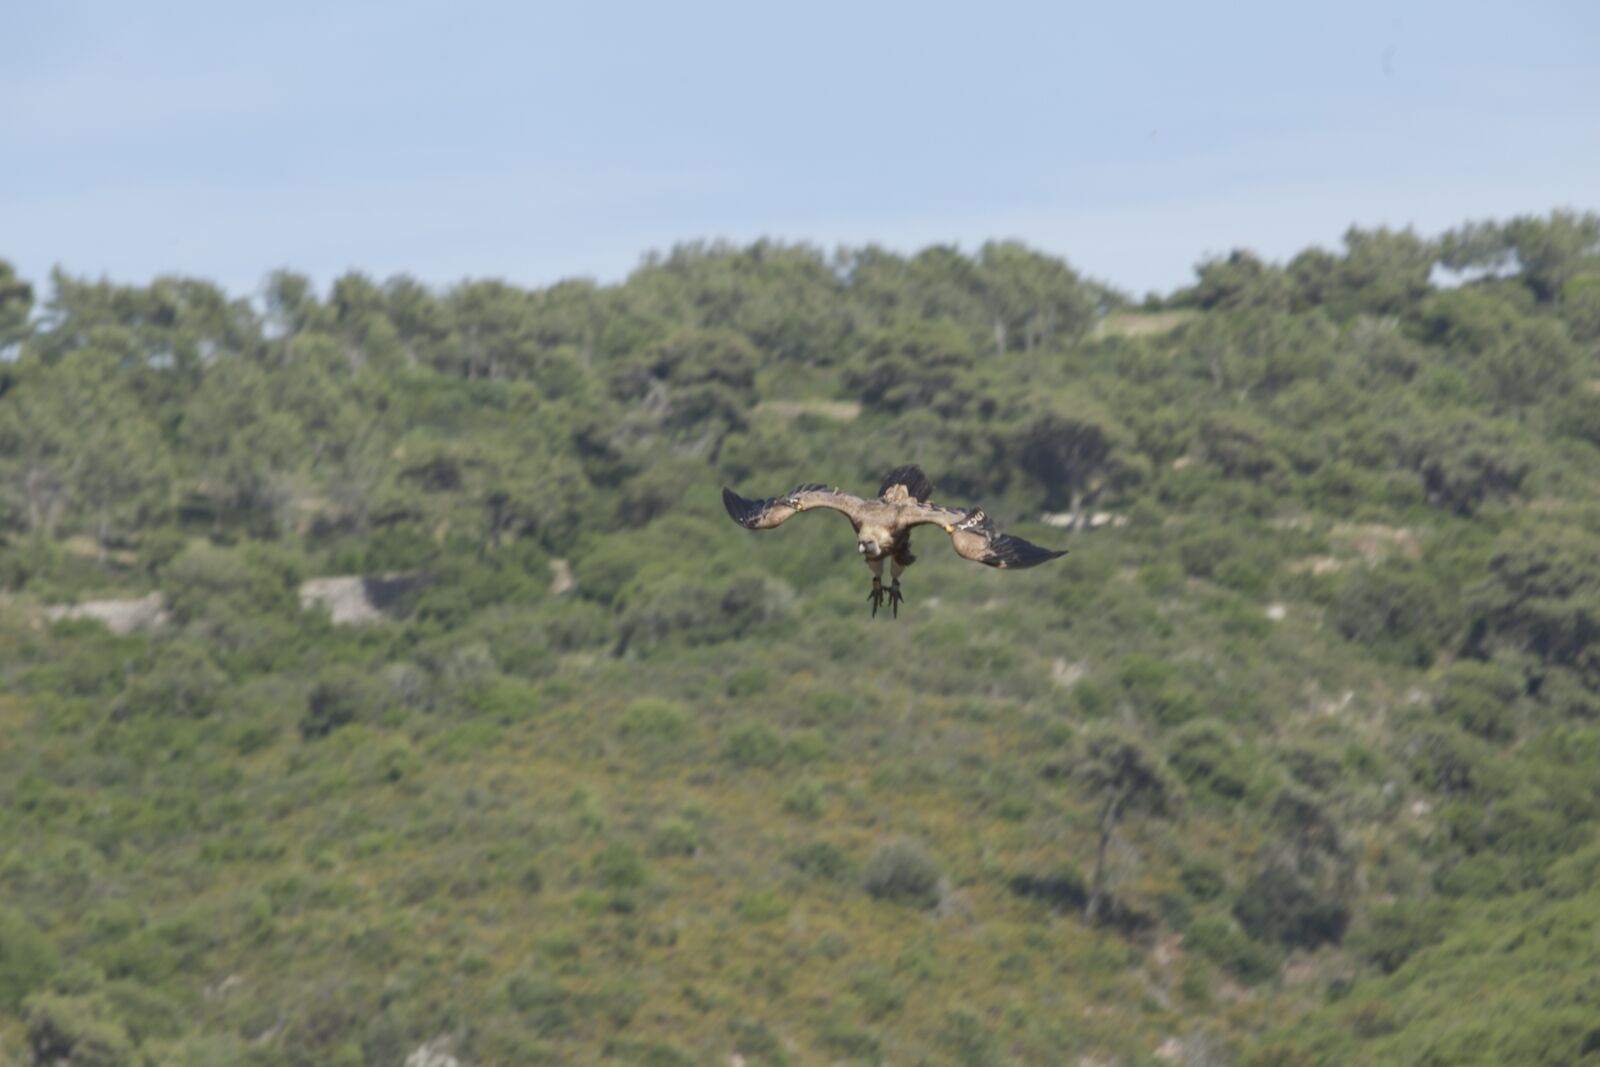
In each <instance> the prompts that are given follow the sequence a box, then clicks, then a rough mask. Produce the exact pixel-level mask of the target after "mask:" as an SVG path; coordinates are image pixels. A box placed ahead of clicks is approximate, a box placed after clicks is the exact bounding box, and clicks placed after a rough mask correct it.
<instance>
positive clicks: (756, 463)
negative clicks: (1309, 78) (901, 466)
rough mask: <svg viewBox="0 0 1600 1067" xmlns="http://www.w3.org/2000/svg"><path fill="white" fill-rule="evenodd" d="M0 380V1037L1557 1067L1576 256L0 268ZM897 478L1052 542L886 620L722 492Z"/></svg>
mask: <svg viewBox="0 0 1600 1067" xmlns="http://www.w3.org/2000/svg"><path fill="white" fill-rule="evenodd" d="M1440 268H1446V269H1448V270H1453V271H1458V272H1461V275H1460V276H1461V277H1465V278H1467V279H1469V280H1468V281H1466V282H1465V283H1464V284H1455V285H1452V286H1441V285H1440V284H1438V283H1437V280H1436V279H1437V277H1438V271H1439V269H1440ZM0 352H3V353H4V355H5V359H4V361H3V362H0V535H3V543H0V590H3V592H0V1061H3V1060H5V1059H7V1058H9V1059H10V1060H11V1061H13V1062H17V1063H19V1064H21V1063H30V1062H32V1063H39V1064H68V1063H70V1064H96V1065H105V1067H114V1065H122V1064H147V1063H148V1064H156V1063H161V1064H180V1065H210V1064H239V1063H243V1064H256V1065H262V1067H266V1065H278V1064H284V1065H289V1064H294V1065H302V1064H303V1065H313V1064H317V1065H321V1064H347V1063H348V1064H355V1063H373V1064H388V1065H394V1067H399V1065H400V1064H402V1063H404V1062H405V1061H406V1060H407V1057H408V1056H411V1055H413V1053H414V1052H416V1051H417V1050H419V1049H422V1048H423V1046H427V1050H428V1051H429V1052H431V1053H433V1054H435V1055H436V1061H435V1062H438V1063H445V1062H448V1061H447V1060H446V1059H444V1057H453V1058H454V1059H455V1060H456V1061H458V1062H459V1063H460V1064H463V1065H469V1064H474V1065H475V1064H529V1063H578V1062H611V1063H618V1064H641V1065H654V1067H667V1065H678V1064H699V1063H729V1062H738V1061H737V1060H733V1059H732V1057H735V1056H737V1057H740V1058H742V1062H744V1063H745V1064H749V1065H755V1064H766V1065H778V1064H795V1065H798V1064H807V1063H835V1062H847V1063H867V1064H876V1063H900V1064H907V1063H930V1064H945V1063H949V1064H966V1065H987V1064H1033V1063H1040V1064H1043V1063H1068V1062H1074V1063H1076V1062H1081V1063H1096V1064H1112V1063H1118V1064H1139V1063H1153V1062H1163V1061H1174V1060H1181V1061H1182V1062H1187V1063H1194V1064H1199V1063H1205V1064H1226V1063H1240V1064H1257V1065H1262V1067H1265V1065H1285V1067H1287V1065H1302V1064H1345V1063H1372V1064H1408V1065H1409V1064H1445V1063H1450V1064H1460V1063H1484V1064H1491V1063H1492V1064H1572V1063H1577V1062H1580V1061H1593V1062H1600V1022H1597V1021H1596V1020H1600V889H1597V887H1596V882H1597V879H1600V840H1597V839H1596V835H1595V829H1596V826H1597V824H1600V724H1597V719H1600V219H1597V218H1596V217H1595V216H1580V215H1573V214H1564V213H1557V214H1554V215H1551V216H1548V217H1545V218H1523V219H1516V220H1512V221H1510V222H1506V223H1486V224H1476V225H1470V226H1464V227H1462V228H1461V229H1459V230H1457V231H1454V232H1451V233H1448V234H1445V235H1443V236H1441V237H1438V238H1424V237H1420V236H1417V235H1415V234H1412V233H1410V232H1391V231H1384V230H1378V231H1359V230H1352V231H1351V232H1350V233H1349V234H1348V235H1347V237H1346V239H1345V243H1344V247H1343V248H1342V249H1341V250H1339V251H1337V252H1328V251H1323V250H1317V249H1313V250H1310V251H1307V252H1305V253H1303V254H1301V255H1299V256H1297V257H1295V258H1294V259H1293V260H1292V261H1291V262H1289V263H1288V264H1286V265H1277V264H1270V263H1265V262H1262V261H1261V260H1259V259H1258V258H1256V257H1254V256H1252V255H1250V254H1249V253H1246V252H1238V253H1235V254H1233V255H1231V256H1229V257H1226V258H1224V259H1219V260H1217V261H1214V262H1209V263H1206V264H1204V265H1202V266H1201V267H1200V268H1199V270H1198V275H1197V280H1196V283H1195V285H1194V286H1193V287H1192V288H1189V289H1186V290H1183V291H1180V292H1177V293H1174V294H1171V295H1170V296H1168V297H1165V298H1155V297H1152V298H1150V299H1148V300H1146V301H1145V302H1144V304H1143V305H1141V306H1133V305H1132V304H1130V303H1129V302H1128V301H1127V300H1126V299H1125V298H1123V297H1120V296H1119V295H1118V294H1116V293H1114V292H1112V291H1109V290H1107V289H1106V288H1104V287H1102V286H1098V285H1095V284H1093V283H1091V282H1088V281H1086V280H1085V279H1083V278H1081V277H1080V276H1078V275H1077V274H1076V273H1074V272H1073V271H1072V270H1071V269H1069V268H1068V267H1067V266H1065V265H1064V264H1063V263H1061V262H1060V261H1058V260H1055V259H1052V258H1050V257H1047V256H1043V255H1040V254H1037V253H1035V252H1032V251H1030V250H1028V249H1026V248H1023V247H1020V246H1017V245H1012V244H995V245H989V246H985V247H984V248H983V249H981V250H979V251H978V252H977V253H976V254H964V253H961V252H959V251H955V250H951V249H946V248H933V249H929V250H927V251H924V252H922V253H919V254H917V255H915V256H912V257H909V258H905V257H901V256H898V255H894V254H890V253H888V252H884V251H882V250H879V249H874V248H868V249H862V250H857V251H850V252H844V253H840V254H838V255H835V256H831V257H830V256H826V255H824V254H821V253H819V252H817V251H815V250H813V249H810V248H805V247H791V246H779V245H772V244H758V245H754V246H751V247H748V248H726V247H720V246H718V247H699V246H694V247H682V248H678V249H676V250H674V251H673V252H672V253H671V254H669V255H665V256H660V257H652V258H650V259H648V260H647V261H646V262H645V263H644V264H643V265H642V266H641V267H640V269H639V270H638V271H636V272H635V273H634V274H633V275H632V276H631V277H630V278H629V279H628V280H627V281H626V282H625V283H623V284H621V285H617V286H610V287H602V286H596V285H592V284H587V283H582V282H571V283H564V284H561V285H557V286H554V287H551V288H549V289H544V290H539V291H526V290H522V289H518V288H515V287H512V286H509V285H505V284H501V283H498V282H493V281H478V282H468V283H463V284H461V285H459V286H456V287H454V288H452V289H449V290H448V291H442V292H440V291H434V290H430V289H428V288H425V287H423V286H421V285H418V284H416V283H414V282H412V281H409V280H407V279H404V278H401V279H394V280H391V281H389V282H386V283H383V284H381V285H380V284H376V283H374V282H372V281H370V280H368V279H366V278H363V277H361V276H359V275H350V276H347V277H344V278H341V279H339V280H338V281H337V282H336V283H335V284H334V285H333V286H332V288H331V290H330V291H329V292H328V293H327V294H326V295H325V296H324V295H322V294H319V293H317V292H316V291H315V290H314V288H313V287H312V286H311V285H310V284H309V283H308V282H307V280H306V279H304V278H301V277H298V276H295V275H293V274H287V273H285V274H279V275H276V276H274V277H273V278H272V279H271V280H270V282H269V283H268V285H267V287H266V291H265V298H264V300H263V301H260V302H258V303H252V302H250V301H247V300H242V299H237V298H232V297H229V296H228V295H226V294H224V293H222V292H220V291H218V290H217V289H216V288H214V287H213V286H211V285H208V284H206V283H204V282H200V281H194V280H188V279H182V278H162V279H158V280H156V281H155V282H153V283H151V284H150V285H148V286H144V287H123V286H118V285H113V284H109V283H105V282H99V283H95V282H89V281H84V280H81V279H77V278H74V277H71V276H69V275H66V274H63V273H57V274H56V275H55V276H54V277H53V278H52V279H50V282H49V284H48V286H43V287H40V288H35V287H34V286H33V285H31V284H30V283H29V282H27V281H25V280H21V279H18V278H17V277H16V276H15V274H14V272H12V271H11V270H10V269H9V268H7V267H5V266H4V265H3V264H0ZM902 462H917V463H920V464H922V465H923V466H924V467H925V468H926V469H927V470H928V471H929V473H930V474H932V475H933V477H934V479H935V481H936V482H937V483H938V484H939V492H938V494H937V498H938V499H940V500H941V501H943V502H947V503H954V504H961V503H976V502H979V501H981V502H982V503H983V504H984V505H985V506H986V507H987V508H988V509H989V510H990V511H991V512H992V513H993V514H995V515H996V516H997V517H998V518H1000V519H1001V520H1002V522H1005V523H1007V524H1009V527H1010V528H1011V529H1012V530H1014V531H1015V532H1017V533H1019V534H1021V535H1022V536H1025V537H1028V538H1029V539H1031V540H1035V541H1038V542H1039V543H1042V544H1046V545H1064V546H1067V547H1070V548H1071V549H1072V552H1071V554H1070V555H1069V556H1067V557H1066V558H1064V559H1062V560H1060V561H1059V562H1056V563H1053V564H1050V565H1049V566H1046V567H1042V568H1039V569H1037V570H1033V571H1028V572H1024V573H1016V574H1011V573H999V572H994V571H990V570H988V569H986V568H981V567H975V566H972V565H971V564H968V563H965V562H963V561H961V560H959V559H958V558H957V557H955V555H954V554H953V553H951V552H949V551H948V550H946V549H945V548H944V546H943V545H942V544H941V543H940V542H941V541H942V540H943V538H942V537H939V536H935V535H933V534H932V533H931V531H923V532H922V533H921V534H920V535H919V540H918V545H917V548H918V552H919V555H920V556H921V562H920V563H919V564H918V566H917V567H916V568H914V569H913V570H912V571H911V573H910V574H909V575H908V577H907V580H906V594H907V600H906V604H905V607H904V608H903V609H902V611H901V613H900V617H899V619H898V620H891V619H888V618H886V617H880V618H877V619H872V618H870V617H869V615H868V610H867V605H866V601H865V594H866V592H867V584H868V575H867V572H866V570H865V568H863V567H861V566H860V564H859V563H858V562H856V560H855V552H854V544H853V541H852V539H851V538H850V537H849V536H848V533H847V530H846V529H845V528H844V527H843V524H842V523H840V522H839V521H838V520H837V519H834V518H832V517H823V518H812V517H801V518H799V519H796V520H795V521H794V522H792V523H790V524H789V525H787V526H785V527H784V528H783V529H782V530H781V531H777V532H773V533H767V534H761V535H753V534H750V533H748V532H746V531H744V530H741V529H739V528H738V527H736V526H735V525H734V524H733V523H731V522H729V521H728V520H727V518H726V516H724V515H723V514H722V512H721V503H720V501H719V498H718V492H717V490H718V488H719V486H721V485H724V484H726V485H730V486H733V487H734V488H736V489H737V490H738V491H740V492H742V493H745V494H746V495H768V494H772V493H776V492H780V491H782V490H785V489H787V488H789V487H790V486H792V485H793V484H795V483H797V482H800V481H817V480H826V481H828V482H831V483H835V484H839V485H842V486H844V487H845V488H848V489H851V490H854V491H857V492H865V491H869V490H870V489H871V488H873V487H874V486H875V485H876V483H877V479H878V477H880V476H881V474H882V473H883V472H884V470H886V469H887V468H888V467H890V466H892V465H894V464H898V463H902ZM1047 517H1048V518H1050V519H1051V521H1052V522H1053V523H1054V524H1055V526H1054V528H1052V527H1051V526H1049V525H1046V524H1045V522H1044V520H1045V518H1047ZM337 575H364V576H369V577H373V578H377V577H385V578H386V582H385V583H384V584H383V585H382V588H381V589H378V588H377V587H376V583H374V584H375V589H374V591H375V592H381V593H382V596H381V597H380V599H381V601H382V606H383V608H384V611H385V613H386V619H385V620H383V621H377V622H369V623H366V624H362V625H335V624H334V622H333V620H332V617H331V616H330V614H329V612H328V610H326V609H325V608H321V607H316V606H312V607H310V608H305V607H303V606H302V602H301V597H300V595H299V592H298V590H299V589H300V587H301V585H302V583H304V582H306V581H307V580H309V579H313V578H319V577H326V576H337ZM151 592H158V593H159V594H161V597H162V603H163V604H164V606H165V610H166V616H165V619H164V621H160V622H158V623H155V624H152V625H149V626H145V627H143V628H138V629H134V630H132V631H131V632H127V633H113V632H112V631H111V630H109V629H108V628H107V627H106V626H104V625H102V624H101V623H99V622H95V621H90V620H85V619H66V618H59V617H58V616H59V612H57V613H54V614H52V613H51V611H50V609H51V608H52V607H54V606H59V605H67V604H75V603H80V602H83V601H87V600H91V599H96V598H117V597H121V598H135V597H142V596H145V595H146V594H149V593H151ZM52 618H55V619H56V621H51V620H52ZM422 1059H423V1057H420V1056H419V1057H418V1058H417V1060H416V1061H414V1062H419V1063H420V1062H422Z"/></svg>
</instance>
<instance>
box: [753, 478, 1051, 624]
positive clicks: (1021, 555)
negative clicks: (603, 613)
mask: <svg viewBox="0 0 1600 1067" xmlns="http://www.w3.org/2000/svg"><path fill="white" fill-rule="evenodd" d="M932 494H933V483H932V482H931V481H929V480H928V476H927V475H926V474H924V473H922V468H921V467H917V466H906V467H896V468H895V469H894V470H892V471H890V472H889V473H888V475H887V476H886V477H885V478H884V479H883V487H882V488H880V489H879V490H878V495H877V497H875V498H874V499H871V500H867V499H864V498H862V497H859V496H852V495H851V494H849V493H845V492H841V491H840V490H838V489H829V488H828V487H827V486H825V485H816V484H805V485H800V486H796V487H795V489H794V490H793V491H791V492H789V493H785V494H784V495H783V496H775V497H771V498H770V499H767V500H746V499H745V498H744V497H742V496H740V495H739V494H738V493H735V492H734V491H733V490H731V489H726V488H724V489H723V490H722V503H723V505H724V506H725V507H726V508H727V509H728V514H729V515H731V516H733V521H734V522H736V523H738V524H739V525H740V526H743V527H744V528H745V529H747V530H770V529H771V528H772V527H774V526H780V525H782V524H783V523H785V522H788V521H789V520H790V519H791V518H793V517H794V516H796V515H798V514H799V513H800V512H802V511H816V510H819V509H827V510H829V511H837V512H841V513H842V514H843V515H844V517H845V518H847V519H849V520H850V525H851V526H853V527H855V531H856V551H858V552H860V553H861V558H862V560H864V561H865V562H866V564H867V567H868V568H869V569H871V571H872V592H871V593H869V594H867V599H868V600H869V601H870V602H871V603H872V614H873V615H874V616H876V615H877V614H878V609H879V608H880V607H882V606H883V600H884V597H885V595H887V596H888V598H889V608H890V610H891V611H892V612H893V613H894V615H895V616H896V617H898V616H899V615H900V604H901V602H902V601H904V600H905V596H904V595H903V594H902V593H901V592H900V575H901V574H902V573H904V571H905V569H906V568H907V567H909V566H911V564H913V563H915V562H916V559H917V557H915V556H913V555H912V554H911V528H912V527H913V526H940V527H943V529H944V532H945V533H947V534H949V535H950V544H951V546H952V547H953V548H954V549H955V550H956V555H958V556H960V557H961V558H963V559H970V560H973V561H975V562H978V563H984V564H987V565H989V566H991V567H1000V568H1005V569H1011V568H1022V567H1037V566H1038V565H1039V564H1041V563H1044V562H1045V561H1046V560H1052V559H1055V558H1056V557H1057V556H1064V555H1066V552H1064V551H1063V552H1055V551H1052V550H1051V549H1048V548H1040V547H1039V546H1038V545H1035V544H1032V543H1030V542H1028V541H1024V540H1023V539H1022V538H1020V537H1012V536H1010V535H1009V534H1003V533H1001V532H1000V531H999V530H997V529H996V528H995V525H994V522H993V520H991V519H990V518H989V516H987V515H985V514H984V513H983V511H982V509H980V508H947V507H941V506H940V505H938V504H933V503H929V501H928V497H929V496H931V495H932ZM886 559H887V560H889V587H888V589H885V588H884V586H883V561H884V560H886Z"/></svg>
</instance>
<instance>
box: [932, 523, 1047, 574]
mask: <svg viewBox="0 0 1600 1067" xmlns="http://www.w3.org/2000/svg"><path fill="white" fill-rule="evenodd" d="M947 529H949V530H950V544H951V545H952V546H953V547H954V548H955V550H956V555H958V556H960V557H961V558H962V559H970V560H972V561H974V562H976V563H982V564H984V565H986V566H989V567H999V568H1001V569H1003V570H1021V569H1023V568H1025V567H1037V566H1038V565H1039V564H1041V563H1047V562H1049V561H1050V560H1053V559H1055V558H1056V557H1058V556H1064V555H1066V554H1067V553H1066V552H1065V550H1063V551H1060V552H1057V551H1055V550H1054V549H1050V548H1041V547H1040V546H1038V545H1036V544H1034V543H1033V542H1032V541H1024V540H1023V539H1022V538H1020V537H1012V536H1011V535H1010V534H1003V533H1001V532H1000V531H999V530H998V529H996V528H995V525H994V523H993V522H992V521H991V520H990V519H989V517H988V516H987V515H985V514H984V513H983V512H982V511H980V510H978V509H977V508H973V509H972V510H971V511H970V512H968V513H966V515H965V517H964V518H963V520H962V521H961V522H959V523H953V524H951V525H950V526H949V527H947Z"/></svg>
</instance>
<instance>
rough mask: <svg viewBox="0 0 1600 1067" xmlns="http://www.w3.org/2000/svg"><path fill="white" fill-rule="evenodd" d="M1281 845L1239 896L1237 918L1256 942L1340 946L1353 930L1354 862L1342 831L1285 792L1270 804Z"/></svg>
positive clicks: (1305, 799)
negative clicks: (1349, 931)
mask: <svg viewBox="0 0 1600 1067" xmlns="http://www.w3.org/2000/svg"><path fill="white" fill-rule="evenodd" d="M1272 820H1273V822H1274V823H1275V824H1276V827H1277V831H1278V837H1277V840H1276V841H1274V842H1273V844H1272V845H1271V846H1270V847H1269V848H1268V849H1267V850H1266V852H1265V854H1264V858H1263V862H1262V865H1261V868H1260V870H1259V871H1258V872H1257V873H1256V876H1255V877H1254V878H1253V879H1252V880H1251V881H1250V882H1249V884H1247V885H1246V886H1245V887H1244V889H1243V890H1241V891H1240V893H1239V899H1238V900H1237V901H1236V902H1235V903H1234V908H1233V914H1234V918H1236V919H1238V920H1239V925H1240V926H1242V927H1244V929H1245V932H1246V933H1248V934H1249V935H1250V936H1251V937H1254V938H1255V939H1256V940H1258V941H1276V942H1278V943H1280V944H1283V945H1285V946H1288V947H1291V948H1316V947H1317V946H1318V945H1321V944H1323V943H1325V942H1332V943H1334V944H1337V943H1338V942H1339V941H1341V940H1342V939H1343V938H1344V932H1345V929H1346V928H1347V927H1348V926H1349V925H1350V906H1349V903H1348V900H1349V897H1350V895H1351V893H1352V892H1353V891H1354V879H1355V862H1354V860H1353V859H1352V858H1351V857H1350V854H1349V851H1348V850H1347V849H1346V847H1345V845H1344V841H1343V835H1342V834H1341V833H1340V832H1339V826H1338V824H1337V823H1336V822H1334V820H1333V817H1332V816H1331V815H1329V814H1328V812H1327V809H1326V808H1324V807H1323V806H1322V804H1321V803H1320V802H1319V801H1318V800H1316V799H1315V798H1314V797H1312V796H1310V795H1309V794H1307V793H1304V792H1301V791H1299V790H1296V789H1285V790H1283V792H1281V793H1279V794H1278V797H1277V799H1276V800H1274V801H1273V803H1272Z"/></svg>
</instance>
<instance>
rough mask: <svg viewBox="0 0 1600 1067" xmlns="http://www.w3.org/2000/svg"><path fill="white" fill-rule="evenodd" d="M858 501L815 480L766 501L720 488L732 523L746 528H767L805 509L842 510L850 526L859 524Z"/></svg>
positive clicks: (859, 503)
mask: <svg viewBox="0 0 1600 1067" xmlns="http://www.w3.org/2000/svg"><path fill="white" fill-rule="evenodd" d="M862 503H863V501H862V499H861V498H860V497H857V496H851V495H850V494H849V493H841V492H839V490H837V489H829V488H828V487H827V486H825V485H821V484H815V483H808V484H806V485H799V486H796V487H795V488H794V490H793V491H792V492H788V493H785V494H784V495H783V496H775V497H770V498H768V499H766V500H746V499H745V498H744V497H742V496H740V495H739V494H738V493H735V492H734V491H733V490H732V489H726V488H725V489H723V490H722V506H723V507H725V508H727V509H728V514H729V515H731V516H732V517H733V521H734V522H736V523H738V524H739V525H740V526H743V527H744V528H745V529H747V530H770V529H772V528H773V527H774V526H779V525H781V524H783V523H785V522H787V521H789V519H791V518H793V517H794V516H795V515H798V514H799V513H800V512H802V511H805V510H807V509H809V508H827V509H829V510H831V511H838V512H842V513H844V515H845V516H846V517H847V518H849V520H850V524H851V525H852V526H860V525H861V522H860V519H859V518H858V514H857V508H858V507H859V506H860V505H861V504H862Z"/></svg>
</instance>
